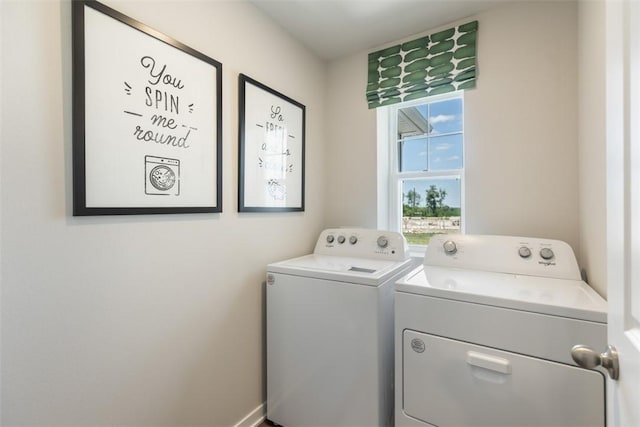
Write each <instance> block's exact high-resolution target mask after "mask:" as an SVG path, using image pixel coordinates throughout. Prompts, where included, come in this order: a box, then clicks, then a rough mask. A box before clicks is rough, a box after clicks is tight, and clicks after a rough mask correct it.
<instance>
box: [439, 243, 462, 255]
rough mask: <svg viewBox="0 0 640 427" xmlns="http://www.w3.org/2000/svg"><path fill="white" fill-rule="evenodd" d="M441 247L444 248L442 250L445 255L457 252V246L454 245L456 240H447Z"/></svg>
mask: <svg viewBox="0 0 640 427" xmlns="http://www.w3.org/2000/svg"><path fill="white" fill-rule="evenodd" d="M442 247H443V248H444V252H445V253H446V254H447V255H453V254H455V253H456V252H458V247H457V246H456V242H454V241H453V240H447V241H446V242H444V243H443V244H442Z"/></svg>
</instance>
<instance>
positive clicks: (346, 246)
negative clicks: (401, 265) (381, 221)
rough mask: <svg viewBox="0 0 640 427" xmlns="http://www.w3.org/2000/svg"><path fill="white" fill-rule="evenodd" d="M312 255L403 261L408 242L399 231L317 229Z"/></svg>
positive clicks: (406, 253) (406, 252)
mask: <svg viewBox="0 0 640 427" xmlns="http://www.w3.org/2000/svg"><path fill="white" fill-rule="evenodd" d="M313 253H314V254H316V255H332V256H342V257H352V258H372V259H384V260H388V261H404V260H405V259H408V258H409V246H408V245H407V241H406V239H405V238H404V236H403V235H402V234H401V233H398V232H395V231H384V230H370V229H366V228H329V229H327V230H324V231H323V232H322V233H320V236H319V237H318V241H317V243H316V248H315V250H314V251H313Z"/></svg>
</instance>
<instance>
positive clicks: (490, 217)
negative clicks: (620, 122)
mask: <svg viewBox="0 0 640 427" xmlns="http://www.w3.org/2000/svg"><path fill="white" fill-rule="evenodd" d="M469 19H478V21H479V42H478V43H479V44H478V62H479V80H478V86H477V88H476V89H474V90H471V91H468V92H467V94H466V95H465V111H466V120H465V130H466V135H465V138H466V140H465V144H466V148H465V159H466V193H467V195H466V204H465V208H466V231H467V232H468V233H484V234H516V235H528V236H534V237H546V238H555V239H561V240H565V241H567V242H569V243H570V244H571V245H572V246H573V247H574V248H575V250H576V251H577V252H578V250H579V238H578V213H579V212H578V139H577V112H576V109H577V82H576V74H577V51H576V46H577V40H576V37H577V6H576V3H574V2H534V3H531V2H513V3H508V4H505V5H504V6H501V7H499V8H496V9H493V10H490V11H488V12H485V13H482V14H479V15H477V16H474V17H470V18H469ZM390 44H393V43H390ZM374 49H375V47H374V48H372V49H371V50H374ZM368 52H369V50H368V51H367V52H362V53H360V54H357V55H353V56H351V57H347V58H344V59H341V60H338V61H334V62H333V63H331V64H330V65H329V73H328V91H329V92H328V98H327V99H328V102H327V123H328V125H327V152H326V156H327V162H326V167H327V183H328V184H329V185H328V187H327V199H326V200H327V208H326V212H327V223H328V224H330V225H341V224H361V225H365V226H375V225H376V219H375V216H376V171H377V164H376V159H375V154H374V153H375V149H376V135H375V128H376V114H375V111H373V110H368V109H367V105H366V101H365V96H364V90H365V87H366V78H367V74H366V67H365V64H366V60H367V53H368Z"/></svg>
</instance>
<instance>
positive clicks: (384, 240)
mask: <svg viewBox="0 0 640 427" xmlns="http://www.w3.org/2000/svg"><path fill="white" fill-rule="evenodd" d="M378 246H379V247H381V248H383V249H384V248H386V247H387V246H389V239H387V238H386V237H385V236H380V237H378Z"/></svg>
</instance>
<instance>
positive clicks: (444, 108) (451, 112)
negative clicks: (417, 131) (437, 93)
mask: <svg viewBox="0 0 640 427" xmlns="http://www.w3.org/2000/svg"><path fill="white" fill-rule="evenodd" d="M429 124H430V125H431V127H432V134H442V133H452V132H462V98H455V99H448V100H446V101H440V102H434V103H433V104H430V105H429Z"/></svg>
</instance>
